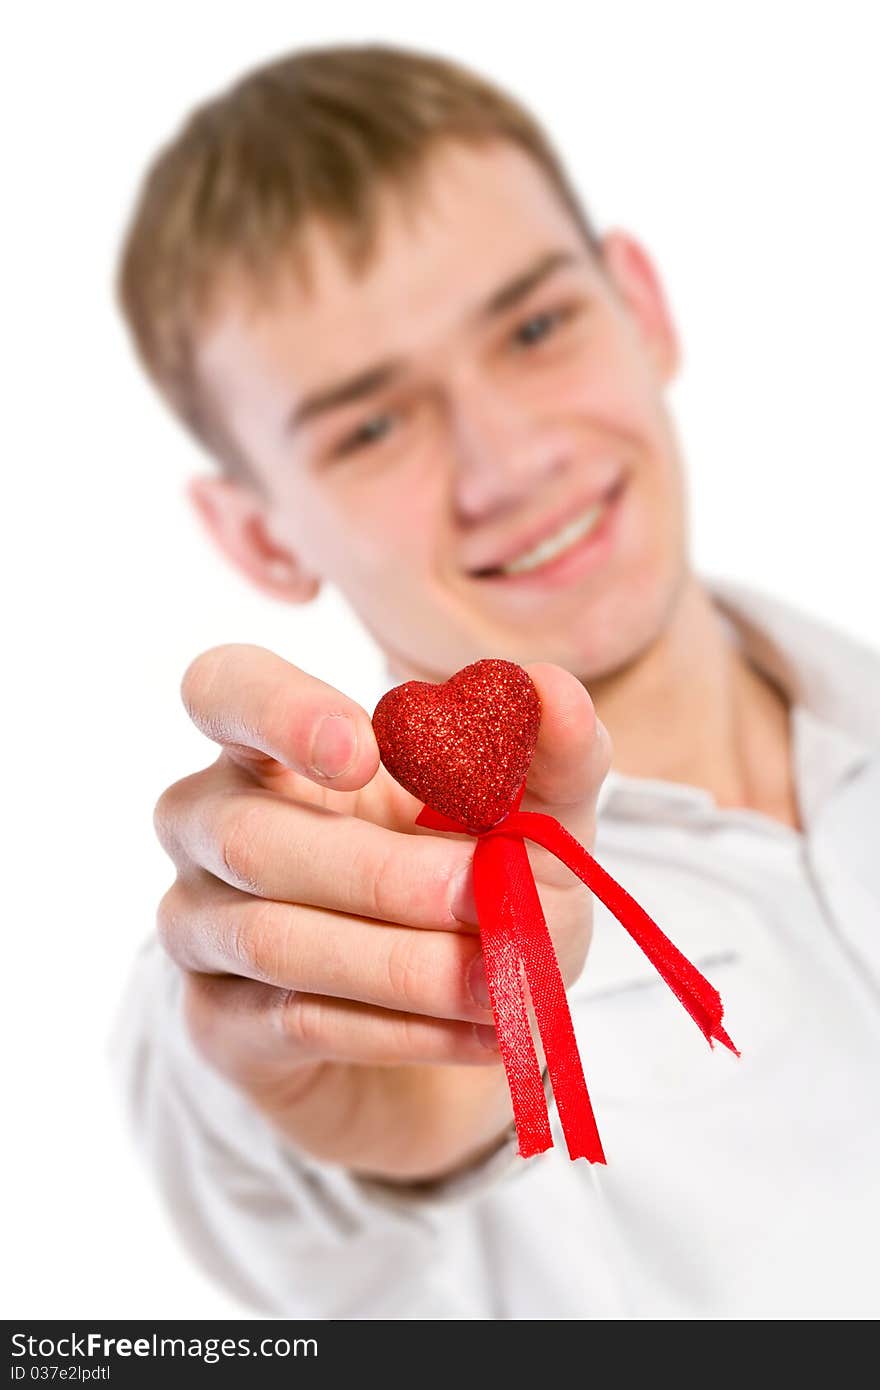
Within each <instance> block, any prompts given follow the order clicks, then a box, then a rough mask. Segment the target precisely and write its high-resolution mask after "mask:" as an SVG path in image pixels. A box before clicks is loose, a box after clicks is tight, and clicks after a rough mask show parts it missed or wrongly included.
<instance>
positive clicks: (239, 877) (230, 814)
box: [218, 798, 265, 893]
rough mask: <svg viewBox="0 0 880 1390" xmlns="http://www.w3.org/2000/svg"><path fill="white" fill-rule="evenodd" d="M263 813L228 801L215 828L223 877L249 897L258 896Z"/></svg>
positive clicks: (262, 839)
mask: <svg viewBox="0 0 880 1390" xmlns="http://www.w3.org/2000/svg"><path fill="white" fill-rule="evenodd" d="M264 828H265V811H264V808H263V807H261V806H251V807H249V808H244V809H243V808H242V807H241V806H240V805H239V804H238V802H237V800H236V799H235V798H232V799H228V800H227V802H226V804H225V806H224V810H223V813H222V815H221V820H220V825H219V827H218V851H219V856H220V863H221V865H222V867H223V869H224V871H225V873H224V877H226V879H227V882H231V883H232V884H233V886H234V887H236V888H242V889H244V891H245V892H248V893H259V892H260V881H261V867H262V862H263V853H262V850H263V843H264V838H265V829H264Z"/></svg>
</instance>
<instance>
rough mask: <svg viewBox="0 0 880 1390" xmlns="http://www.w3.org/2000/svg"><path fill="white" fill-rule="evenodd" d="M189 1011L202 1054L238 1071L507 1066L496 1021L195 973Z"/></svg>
mask: <svg viewBox="0 0 880 1390" xmlns="http://www.w3.org/2000/svg"><path fill="white" fill-rule="evenodd" d="M185 1016H186V1022H187V1026H188V1028H189V1031H190V1034H191V1035H192V1037H193V1039H194V1041H195V1043H196V1045H197V1046H198V1048H199V1050H200V1051H201V1052H202V1054H203V1055H204V1056H205V1057H206V1058H207V1059H208V1061H209V1062H211V1063H212V1064H213V1065H215V1066H217V1067H219V1068H220V1070H221V1071H224V1072H226V1073H227V1075H232V1076H240V1075H241V1074H242V1073H243V1072H246V1071H247V1070H249V1069H254V1068H259V1067H260V1066H261V1065H265V1066H271V1067H273V1068H274V1067H276V1066H277V1065H278V1063H279V1061H281V1062H284V1063H286V1064H287V1065H289V1066H290V1067H295V1066H297V1065H299V1064H303V1063H310V1062H317V1061H322V1062H346V1063H356V1064H359V1065H372V1066H401V1065H406V1064H425V1063H432V1064H438V1063H450V1064H459V1065H461V1064H471V1065H481V1064H482V1065H486V1064H489V1065H495V1066H500V1065H501V1061H500V1055H499V1051H498V1044H497V1038H496V1034H495V1029H494V1028H493V1027H492V1026H491V1025H489V1024H479V1023H461V1022H455V1021H452V1020H448V1019H439V1018H426V1017H423V1016H420V1015H417V1014H406V1013H398V1012H395V1011H393V1010H391V1009H377V1008H374V1007H373V1006H372V1005H369V1004H358V1003H353V1002H352V1001H350V1000H347V999H332V998H328V997H326V996H322V995H316V994H299V993H295V992H293V991H290V990H282V989H275V988H273V987H272V986H271V985H265V984H259V983H257V982H255V981H253V980H243V979H234V978H232V977H229V976H221V975H193V974H190V975H187V977H186V992H185Z"/></svg>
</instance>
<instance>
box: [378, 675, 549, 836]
mask: <svg viewBox="0 0 880 1390" xmlns="http://www.w3.org/2000/svg"><path fill="white" fill-rule="evenodd" d="M540 723H541V699H540V696H539V695H538V692H537V690H536V688H535V685H534V683H533V681H532V679H531V677H530V676H529V674H528V672H527V671H524V670H523V668H522V666H518V665H517V664H516V663H515V662H513V661H501V660H498V659H495V658H489V659H487V660H484V661H475V662H474V663H473V664H472V665H471V666H465V667H464V668H463V670H461V671H458V672H457V673H456V675H454V676H451V677H450V679H449V680H448V681H444V682H442V683H440V684H436V685H432V684H430V683H429V682H427V681H407V682H406V683H405V684H404V685H397V686H395V687H394V688H393V689H392V690H389V691H387V693H386V694H385V695H383V696H382V699H381V700H380V701H379V703H378V705H377V706H376V709H375V712H374V714H373V730H374V732H375V735H376V742H377V743H378V745H379V753H380V755H381V758H382V762H383V763H384V764H385V767H386V768H387V769H388V771H389V772H390V773H391V775H392V777H394V778H395V779H396V781H398V782H399V783H400V784H401V786H403V787H405V788H406V789H407V791H409V792H412V793H413V795H414V796H417V797H418V798H419V799H420V800H421V801H423V802H424V803H425V805H426V806H430V807H431V809H432V810H434V811H439V812H440V813H441V814H442V815H444V816H449V817H450V818H451V819H452V820H455V821H458V822H459V823H461V824H462V825H465V826H467V828H468V830H469V831H470V832H471V833H472V834H478V833H479V832H480V831H484V830H490V829H491V828H492V827H493V826H495V825H498V824H499V822H500V821H502V820H504V818H505V816H507V815H508V813H509V812H510V811H511V809H512V808H513V806H514V804H515V802H516V798H517V793H518V792H519V789H520V787H521V786H522V784H523V782H524V781H525V777H526V774H527V772H528V770H529V764H530V763H531V761H532V757H533V755H534V752H535V746H536V744H537V742H538V729H539V727H540Z"/></svg>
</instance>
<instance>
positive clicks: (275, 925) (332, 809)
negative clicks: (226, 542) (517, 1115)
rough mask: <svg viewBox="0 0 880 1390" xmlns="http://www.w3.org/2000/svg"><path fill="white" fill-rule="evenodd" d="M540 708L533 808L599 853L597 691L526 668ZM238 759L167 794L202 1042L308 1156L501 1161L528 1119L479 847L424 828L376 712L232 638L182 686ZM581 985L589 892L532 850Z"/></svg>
mask: <svg viewBox="0 0 880 1390" xmlns="http://www.w3.org/2000/svg"><path fill="white" fill-rule="evenodd" d="M527 669H528V671H529V674H530V675H531V677H532V680H533V681H534V682H535V685H536V686H537V688H538V691H539V693H540V696H541V702H542V706H543V717H542V722H541V730H540V735H539V740H538V746H537V749H536V752H535V756H534V759H533V762H532V766H531V770H530V773H529V778H528V784H527V793H526V797H525V799H524V801H523V809H524V810H541V811H547V812H549V813H550V814H551V815H554V816H556V817H557V818H558V819H559V820H560V821H561V822H562V823H563V824H564V825H565V826H566V827H567V829H569V830H570V831H571V833H572V834H573V835H575V836H576V837H577V838H578V839H579V840H580V841H581V842H582V843H585V844H586V845H587V846H588V847H589V846H591V845H592V842H593V837H594V834H595V805H596V796H597V793H598V790H599V786H600V784H601V782H602V780H603V778H604V776H605V774H606V772H607V771H608V767H609V764H610V742H609V739H608V735H607V733H606V731H605V729H604V727H603V726H602V725H601V724H599V723H598V721H597V720H596V718H595V715H594V712H593V706H592V702H591V701H590V698H589V696H588V695H587V692H586V691H585V690H584V688H583V686H582V685H581V684H580V682H579V681H578V680H577V679H576V678H575V677H574V676H572V675H570V674H569V673H568V672H566V671H563V670H562V669H561V668H560V667H558V666H550V665H546V664H540V665H532V666H530V667H528V668H527ZM182 693H183V699H184V703H185V704H186V707H187V709H188V711H189V714H190V716H191V718H192V719H193V721H194V722H195V724H196V725H197V726H198V727H199V728H200V729H201V730H202V731H203V732H204V733H205V734H207V735H208V736H209V737H210V738H212V739H214V740H215V742H217V743H218V744H220V746H221V752H220V756H219V757H218V758H217V760H216V762H214V763H213V764H212V765H211V766H210V767H207V768H205V769H204V771H202V772H198V773H195V774H194V775H193V776H191V777H186V778H184V779H183V780H182V781H180V782H176V783H174V785H173V786H171V787H169V789H168V790H167V791H166V792H164V793H163V795H162V796H161V797H160V799H159V802H158V804H157V806H156V812H155V822H156V829H157V833H158V835H159V839H160V840H161V842H162V844H163V846H164V847H165V849H166V850H167V852H168V854H169V855H170V856H171V858H172V859H173V861H174V863H175V865H176V867H177V880H176V882H175V884H174V885H173V887H172V888H170V889H169V891H168V892H167V893H166V894H165V897H164V898H163V899H162V903H161V905H160V908H159V914H158V926H159V932H160V936H161V939H162V942H163V944H164V946H165V948H166V949H167V950H168V951H169V953H170V954H171V956H172V957H173V959H174V960H175V961H176V962H177V964H178V965H179V966H180V967H181V968H182V969H183V970H184V972H185V974H186V1016H187V1023H188V1027H189V1029H190V1032H191V1035H192V1037H193V1039H194V1041H195V1043H196V1045H197V1047H198V1048H199V1050H200V1052H201V1053H202V1054H203V1055H204V1056H205V1057H206V1058H207V1059H208V1061H209V1062H210V1063H211V1064H212V1065H213V1066H215V1067H216V1068H217V1069H218V1070H219V1071H220V1072H222V1073H223V1074H224V1075H225V1076H226V1077H228V1078H229V1079H231V1081H232V1082H233V1083H235V1084H236V1085H237V1086H238V1087H240V1088H241V1089H242V1090H243V1091H244V1092H245V1093H246V1094H247V1095H248V1096H249V1097H250V1099H251V1101H252V1102H253V1103H254V1104H255V1105H256V1106H257V1107H258V1108H259V1109H260V1110H261V1111H262V1112H263V1113H264V1114H266V1115H267V1116H268V1117H269V1119H270V1120H271V1121H272V1122H273V1123H274V1124H275V1125H276V1126H277V1128H278V1129H279V1130H280V1131H281V1132H282V1133H283V1134H284V1135H286V1136H288V1137H289V1138H290V1139H291V1140H292V1141H293V1142H294V1143H295V1144H296V1145H297V1146H298V1147H300V1148H302V1149H304V1150H305V1151H307V1152H309V1153H310V1154H312V1155H314V1156H315V1157H317V1158H319V1159H323V1160H327V1161H330V1162H333V1163H339V1164H343V1165H345V1166H347V1167H349V1168H351V1169H352V1170H354V1171H356V1172H359V1173H364V1174H371V1175H375V1176H381V1177H385V1178H390V1179H419V1178H433V1177H438V1176H440V1175H442V1174H445V1173H447V1172H450V1171H452V1170H454V1169H456V1168H457V1167H459V1166H461V1165H462V1164H464V1163H467V1162H468V1161H470V1160H472V1159H474V1158H477V1157H479V1156H480V1155H481V1154H482V1153H483V1152H487V1151H489V1150H490V1149H491V1148H492V1147H493V1146H494V1144H496V1143H497V1142H498V1139H499V1138H500V1136H501V1135H502V1133H503V1132H504V1130H505V1128H506V1126H507V1125H509V1123H510V1120H511V1107H510V1098H509V1094H508V1090H507V1081H506V1077H505V1074H504V1068H503V1066H502V1063H501V1058H500V1053H499V1052H498V1050H497V1044H496V1043H495V1031H494V1026H493V1024H492V1013H491V1009H490V1007H489V1000H488V993H487V990H486V983H485V972H484V969H483V963H482V957H481V954H480V939H479V931H478V928H477V926H476V911H475V907H474V901H473V883H472V876H471V861H472V857H473V850H474V841H473V840H472V839H470V838H467V839H466V838H464V837H462V836H454V835H443V834H439V833H435V832H427V831H425V830H423V829H421V828H417V827H415V826H414V824H413V822H414V820H415V817H416V815H417V813H418V811H419V809H420V807H421V803H420V802H419V801H417V800H416V798H415V797H413V796H411V795H410V794H409V793H408V792H406V791H404V790H403V788H401V787H400V786H398V785H397V783H396V782H394V780H393V779H392V778H391V777H390V776H389V775H388V774H387V773H386V771H385V769H384V768H383V767H381V766H380V764H379V754H378V749H377V747H376V741H375V738H374V736H373V730H372V725H371V723H370V719H369V716H368V715H367V714H366V712H365V711H364V710H363V709H361V708H360V706H359V705H357V704H355V703H354V702H353V701H352V700H349V699H348V698H347V697H346V696H344V695H341V694H340V693H339V692H338V691H336V690H334V689H332V687H330V686H328V685H325V684H324V683H323V682H321V681H319V680H315V679H314V678H313V677H312V676H309V675H306V673H305V672H303V671H300V670H298V669H297V668H296V667H295V666H291V665H290V664H289V663H288V662H286V661H284V660H282V658H281V657H278V656H276V655H274V654H273V653H271V652H269V651H265V650H263V649H262V648H259V647H251V646H225V647H217V648H214V649H212V650H211V651H208V652H205V653H204V654H203V655H202V656H200V657H198V658H197V659H196V660H195V661H194V662H193V663H192V665H191V666H190V667H189V669H188V670H187V672H186V674H185V676H184V678H183V686H182ZM529 855H530V858H531V860H532V864H533V866H534V869H535V876H536V880H537V883H538V887H539V889H540V893H541V899H542V902H543V904H544V909H545V913H546V917H547V922H548V926H549V928H550V931H551V934H552V936H553V941H554V945H555V947H556V951H557V955H558V957H559V964H560V969H561V971H562V975H563V978H564V979H565V982H566V984H568V985H570V984H571V983H573V981H574V980H575V979H576V978H577V976H578V975H579V974H580V971H581V969H582V968H583V965H584V961H585V959H586V954H587V948H588V944H589V935H590V922H591V900H590V894H589V893H588V892H587V891H586V889H585V888H584V887H583V885H582V884H580V883H579V882H578V881H577V880H576V879H575V878H574V877H573V876H572V875H571V874H569V873H568V871H567V870H566V869H565V868H564V867H563V866H562V865H561V864H560V863H558V861H556V860H555V859H553V857H552V856H551V855H549V854H548V853H547V852H546V851H544V850H540V849H537V848H534V847H530V848H529Z"/></svg>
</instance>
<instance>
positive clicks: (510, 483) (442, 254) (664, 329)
mask: <svg viewBox="0 0 880 1390" xmlns="http://www.w3.org/2000/svg"><path fill="white" fill-rule="evenodd" d="M382 207H383V211H382V215H381V222H380V238H379V243H378V247H377V250H376V254H375V256H374V258H373V259H372V260H371V261H370V263H369V265H368V267H367V268H366V270H365V271H364V273H363V274H362V275H360V276H359V277H357V278H355V277H354V276H353V273H352V271H351V270H350V269H349V268H348V267H347V266H346V264H345V262H344V260H343V259H342V258H341V257H340V256H339V254H338V252H337V250H336V249H335V247H334V243H333V240H332V237H331V236H330V234H329V232H328V231H327V230H326V229H324V228H322V227H320V226H318V225H314V226H313V227H312V228H311V231H310V236H309V240H308V249H309V256H310V264H311V271H312V281H311V287H310V289H309V290H307V289H306V288H305V287H304V286H303V285H302V284H301V283H300V282H299V281H298V280H297V279H296V278H295V276H294V275H293V274H292V273H291V274H290V275H289V276H284V277H279V283H278V284H277V286H276V287H275V289H274V292H273V294H272V296H271V298H270V300H268V299H264V300H262V301H260V302H257V301H256V300H255V299H251V298H250V297H248V296H247V295H246V293H245V291H244V290H243V289H242V288H240V287H236V286H235V285H234V284H233V282H232V281H231V280H230V282H229V286H228V290H227V293H226V294H225V295H224V296H223V298H222V301H221V305H222V308H221V310H220V312H218V313H217V314H216V315H215V317H214V319H213V320H212V325H211V328H210V329H209V330H206V332H205V336H204V338H203V341H202V345H201V353H200V369H201V372H202V375H203V378H204V380H205V382H206V384H207V386H208V389H209V390H210V391H211V393H212V395H213V397H214V399H215V400H216V401H218V402H222V408H223V410H224V412H225V419H226V422H227V425H228V427H229V429H230V430H231V431H232V433H233V436H234V437H235V439H236V441H237V442H238V445H239V447H240V448H241V450H242V452H243V453H244V455H245V456H246V457H247V458H248V459H249V461H250V462H251V465H252V467H253V469H254V472H255V473H256V475H257V476H258V477H259V480H260V483H261V485H262V492H263V497H262V499H261V500H259V499H258V498H257V494H256V493H255V492H254V493H251V494H249V495H250V498H251V500H252V501H253V503H254V507H255V509H256V510H255V512H254V514H253V516H249V515H248V513H247V509H244V510H239V511H238V512H237V514H238V515H240V516H241V517H242V518H246V520H242V522H241V527H240V530H241V535H239V536H237V537H236V540H235V547H234V549H235V553H236V556H237V558H239V562H241V555H242V548H243V547H244V550H245V552H246V564H245V567H246V568H247V569H248V572H249V573H250V574H251V575H252V577H255V578H256V579H257V580H258V582H260V571H259V566H260V563H262V560H261V556H262V555H264V554H268V553H269V552H270V550H271V554H272V555H273V556H274V560H273V564H274V572H275V573H276V574H277V572H278V568H279V566H278V557H279V556H281V557H282V563H281V568H282V571H283V568H284V564H285V563H286V561H287V559H288V558H289V561H290V566H291V570H290V572H291V574H292V575H295V579H294V580H292V582H291V589H290V597H297V596H298V595H303V594H305V593H308V592H309V591H310V589H311V588H313V587H314V586H313V584H312V583H311V581H312V579H313V578H314V579H327V580H329V581H330V582H332V583H333V584H335V585H336V586H337V587H338V589H339V590H341V592H342V593H343V594H344V595H345V596H346V598H347V599H348V601H349V602H350V603H351V605H352V606H353V607H354V609H355V610H356V612H357V613H358V614H359V616H360V618H361V619H362V620H363V622H364V623H365V624H366V626H367V627H368V628H369V629H370V631H371V632H372V633H373V635H374V636H375V637H376V638H377V639H378V641H379V643H380V644H381V646H382V647H383V648H384V650H385V651H386V653H387V654H388V655H389V657H390V658H391V661H392V664H393V666H394V669H395V671H396V672H397V673H399V674H401V675H404V674H406V675H426V676H429V677H431V676H433V677H438V678H443V677H445V676H446V675H448V674H450V673H451V672H452V671H454V670H457V669H458V668H459V667H461V666H463V665H466V664H467V663H468V662H471V661H475V660H477V659H478V658H480V657H485V656H500V657H506V658H508V659H511V660H516V661H520V662H524V661H537V660H543V661H553V662H556V663H558V664H559V665H562V666H564V667H566V668H568V669H569V670H571V671H573V672H574V673H575V674H577V675H578V676H580V677H582V678H583V679H585V680H589V679H590V677H598V676H600V675H603V674H605V673H607V672H609V671H612V670H615V669H617V668H619V667H620V666H622V665H623V664H625V663H626V662H627V661H629V660H631V659H632V658H633V657H634V656H636V655H637V654H638V653H639V651H640V650H642V649H643V648H644V647H645V646H646V645H647V644H649V643H650V642H651V641H652V640H653V639H654V638H655V637H656V636H657V635H658V634H659V632H660V631H661V630H662V628H663V627H664V625H665V624H666V622H667V621H668V618H669V615H670V612H671V610H672V607H673V605H674V602H675V599H676V596H677V594H678V592H679V589H680V586H681V583H682V580H683V578H684V575H685V572H686V534H685V533H686V521H685V500H684V490H683V481H682V472H681V468H680V463H679V459H678V452H677V447H676V443H675V438H674V434H673V430H672V428H671V425H670V420H669V417H668V414H667V411H666V407H665V403H664V399H663V393H664V387H665V385H666V383H667V382H668V380H669V378H670V377H671V375H672V374H673V372H674V370H675V366H676V351H677V350H676V345H675V339H674V332H673V330H672V327H671V325H670V323H669V318H668V314H667V312H666V309H665V306H664V304H663V297H662V293H661V291H660V289H659V286H658V284H657V281H656V277H655V276H654V273H653V271H652V269H651V266H650V263H649V262H648V260H647V258H646V257H645V256H644V253H642V252H641V251H640V250H639V248H638V247H637V246H636V245H635V243H634V242H632V241H631V240H630V239H629V238H626V237H623V236H621V235H617V236H613V237H608V238H606V239H605V242H604V243H603V255H602V258H601V261H600V260H599V259H598V258H597V257H596V255H595V254H594V253H593V252H591V251H590V249H589V248H588V247H587V245H586V244H585V242H584V239H583V235H582V233H581V231H580V230H579V228H578V226H577V224H576V222H575V221H574V220H573V218H572V216H571V214H570V213H569V211H568V210H567V208H566V207H565V206H564V204H563V203H562V201H561V199H560V197H559V195H558V193H557V192H556V191H555V190H554V188H553V187H552V186H551V184H550V183H549V182H548V180H547V178H546V176H545V175H544V174H543V173H542V171H541V170H540V168H539V167H538V166H537V165H535V164H534V163H533V161H532V160H531V159H529V158H528V157H527V156H526V155H524V154H523V153H521V152H520V151H519V150H518V149H516V148H515V147H514V146H512V145H509V144H506V143H503V142H495V143H493V144H491V145H488V146H484V147H481V148H480V149H475V148H472V147H468V146H465V145H461V144H449V145H446V146H444V147H441V148H439V149H438V151H437V152H436V154H434V155H433V156H432V157H431V160H430V161H429V163H428V165H427V166H426V172H425V181H424V184H423V185H422V186H420V188H419V191H418V193H417V195H416V196H415V197H414V198H413V199H412V200H410V202H409V203H408V204H407V205H406V206H405V205H404V204H403V202H402V201H401V200H400V198H399V195H395V194H392V193H391V192H387V193H385V194H383V202H382ZM236 486H237V485H236ZM233 492H234V490H233ZM233 492H230V490H229V488H228V487H227V489H226V491H225V492H222V493H221V492H218V494H217V498H218V499H219V503H218V501H217V499H215V501H214V503H213V504H212V506H213V509H214V513H216V510H217V506H218V505H219V507H220V508H221V509H222V508H223V507H224V506H225V505H226V503H227V501H228V499H229V498H230V497H232V496H233ZM245 492H247V489H245ZM240 500H241V494H239V502H240ZM206 510H207V509H206ZM231 517H232V513H231V512H230V516H229V517H228V518H227V520H226V523H225V525H226V532H227V536H228V532H229V528H230V526H234V525H235V523H234V522H233V521H232V520H231ZM255 518H256V521H255ZM215 526H216V528H217V530H218V533H219V530H220V524H219V523H217V522H216V515H215ZM246 533H247V534H246ZM258 534H259V535H260V536H261V537H264V538H270V541H271V546H269V544H268V543H266V544H264V542H263V540H261V541H260V542H259V543H258V542H257V541H256V540H255V539H254V537H255V536H256V535H258ZM248 546H250V547H251V548H252V550H253V553H252V554H251V553H250V551H248V550H247V547H248ZM227 549H230V550H232V549H233V547H230V545H229V543H228V539H227ZM258 552H259V553H258ZM267 563H268V562H267ZM275 589H276V591H277V584H276V585H275Z"/></svg>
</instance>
